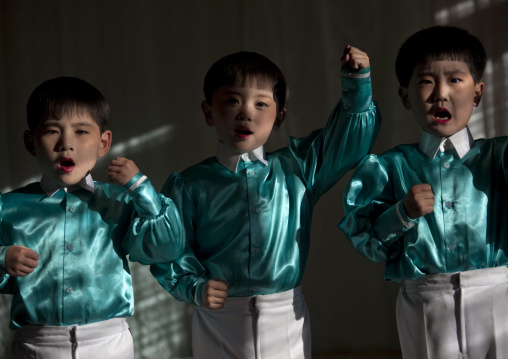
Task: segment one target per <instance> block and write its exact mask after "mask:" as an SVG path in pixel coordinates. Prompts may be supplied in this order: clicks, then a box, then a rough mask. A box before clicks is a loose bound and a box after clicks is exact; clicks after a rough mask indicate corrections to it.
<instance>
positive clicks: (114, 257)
mask: <svg viewBox="0 0 508 359" xmlns="http://www.w3.org/2000/svg"><path fill="white" fill-rule="evenodd" d="M27 111H28V114H27V119H28V127H29V130H27V131H26V132H25V135H24V140H25V145H26V148H27V150H28V151H29V152H30V153H31V154H32V155H33V156H34V157H35V158H36V159H37V161H38V162H39V164H40V165H41V167H42V178H41V181H40V183H32V184H29V185H28V186H26V187H23V188H19V189H17V190H15V191H12V192H10V193H6V194H3V195H1V196H0V219H1V223H0V246H2V247H1V249H0V268H1V269H2V270H4V272H3V273H5V272H6V273H7V274H2V275H0V288H2V292H3V293H10V294H14V297H13V300H12V308H11V323H10V328H11V329H13V330H16V333H15V339H14V342H13V345H12V357H13V358H21V357H23V358H25V357H30V358H32V357H34V358H35V353H36V355H37V358H48V359H54V358H71V357H72V358H74V357H78V356H79V358H119V359H120V358H122V359H125V358H134V351H133V343H132V336H131V334H130V331H129V329H128V325H127V322H126V321H125V317H126V316H131V315H132V314H133V310H134V303H133V300H134V299H133V291H132V282H131V277H130V273H129V267H128V264H127V259H126V255H127V254H129V255H130V259H131V260H136V261H140V262H143V263H152V262H153V261H154V260H160V261H167V260H172V259H174V258H176V257H177V256H178V255H179V254H180V253H181V252H182V250H183V247H184V238H183V232H182V228H181V222H180V218H179V214H178V212H176V209H175V206H173V205H172V202H171V201H170V200H169V199H167V198H165V197H163V196H161V195H158V194H157V192H156V191H155V189H154V188H153V186H152V185H151V183H150V181H149V180H148V179H146V177H145V176H143V175H142V174H141V173H139V170H138V168H137V167H136V165H135V164H134V163H133V162H132V161H129V160H127V159H125V158H117V159H115V160H113V161H112V162H111V164H110V165H109V167H108V176H109V178H110V179H111V180H112V181H113V182H115V183H117V184H119V185H121V186H123V188H122V187H119V186H116V185H113V184H107V183H99V182H94V181H93V180H92V177H91V175H90V171H91V170H92V168H93V167H94V165H95V162H96V161H97V158H99V157H102V156H104V155H105V154H106V153H107V152H108V150H109V148H110V145H111V136H112V134H111V131H109V130H108V129H107V122H108V117H109V105H108V104H107V102H106V100H105V99H104V97H103V96H102V94H101V93H100V92H99V91H98V90H97V89H96V88H95V87H93V86H92V85H90V84H88V83H87V82H85V81H83V80H80V79H77V78H72V77H60V78H55V79H52V80H48V81H46V82H44V83H42V84H41V85H39V86H38V87H37V88H36V89H35V90H34V92H33V93H32V95H31V96H30V99H29V100H28V104H27Z"/></svg>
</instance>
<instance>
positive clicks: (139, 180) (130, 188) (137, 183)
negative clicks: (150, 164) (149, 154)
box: [128, 175, 147, 192]
mask: <svg viewBox="0 0 508 359" xmlns="http://www.w3.org/2000/svg"><path fill="white" fill-rule="evenodd" d="M146 179H147V177H146V176H145V175H143V176H141V178H140V179H138V180H137V181H136V183H134V184H133V185H132V186H130V187H129V189H128V191H129V192H132V191H134V190H135V189H136V188H138V186H139V185H140V184H141V183H143V182H144V181H145V180H146Z"/></svg>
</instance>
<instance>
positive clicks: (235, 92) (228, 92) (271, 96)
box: [224, 90, 275, 100]
mask: <svg viewBox="0 0 508 359" xmlns="http://www.w3.org/2000/svg"><path fill="white" fill-rule="evenodd" d="M259 91H263V92H266V93H257V94H255V97H257V98H259V97H266V98H269V99H272V100H273V97H274V96H275V94H274V93H273V92H270V90H259ZM224 95H237V96H241V95H242V93H241V92H240V91H235V90H226V91H224Z"/></svg>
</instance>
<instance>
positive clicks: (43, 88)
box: [26, 77, 109, 133]
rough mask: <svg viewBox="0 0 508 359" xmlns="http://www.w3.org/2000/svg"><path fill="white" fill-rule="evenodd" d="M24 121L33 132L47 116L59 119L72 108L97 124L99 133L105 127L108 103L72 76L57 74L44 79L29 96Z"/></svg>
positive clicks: (90, 86)
mask: <svg viewBox="0 0 508 359" xmlns="http://www.w3.org/2000/svg"><path fill="white" fill-rule="evenodd" d="M26 109H27V124H28V128H29V129H30V131H31V132H32V133H33V132H34V131H35V129H36V128H37V126H38V125H39V124H40V123H42V122H44V121H45V120H47V119H49V118H54V119H60V118H61V117H62V116H63V115H64V114H66V113H69V112H72V111H83V112H86V113H87V114H89V115H90V116H91V117H92V118H93V119H94V120H95V122H96V123H97V125H98V126H99V128H100V131H101V133H103V132H104V131H106V130H107V128H108V120H109V105H108V103H107V101H106V99H105V98H104V96H103V95H102V93H101V92H100V91H99V90H97V89H96V88H95V87H94V86H92V85H90V84H89V83H88V82H86V81H84V80H81V79H79V78H76V77H57V78H54V79H50V80H47V81H44V82H43V83H41V84H40V85H39V86H37V87H36V88H35V90H34V91H33V92H32V94H31V95H30V98H29V99H28V102H27V105H26Z"/></svg>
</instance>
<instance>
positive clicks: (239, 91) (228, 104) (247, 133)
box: [201, 82, 286, 153]
mask: <svg viewBox="0 0 508 359" xmlns="http://www.w3.org/2000/svg"><path fill="white" fill-rule="evenodd" d="M201 108H202V110H203V114H204V115H205V121H206V123H207V124H208V125H209V126H215V129H216V131H217V134H218V135H219V139H220V140H221V141H222V142H224V143H225V144H226V145H227V146H229V147H230V148H232V149H234V150H235V151H237V152H238V153H246V152H250V151H253V150H255V149H256V148H258V147H260V146H262V145H264V144H265V143H266V141H267V140H268V137H269V136H270V134H271V132H272V131H276V130H277V129H278V128H279V126H280V125H281V123H282V122H283V121H284V118H285V115H286V109H281V110H280V111H278V110H277V101H276V100H275V99H274V95H273V91H272V89H270V88H257V86H256V83H255V82H246V84H245V85H244V86H240V85H232V86H230V85H224V86H221V87H219V88H218V89H217V90H216V91H215V92H214V94H213V97H212V103H211V104H209V103H207V102H206V101H203V102H202V104H201Z"/></svg>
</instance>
